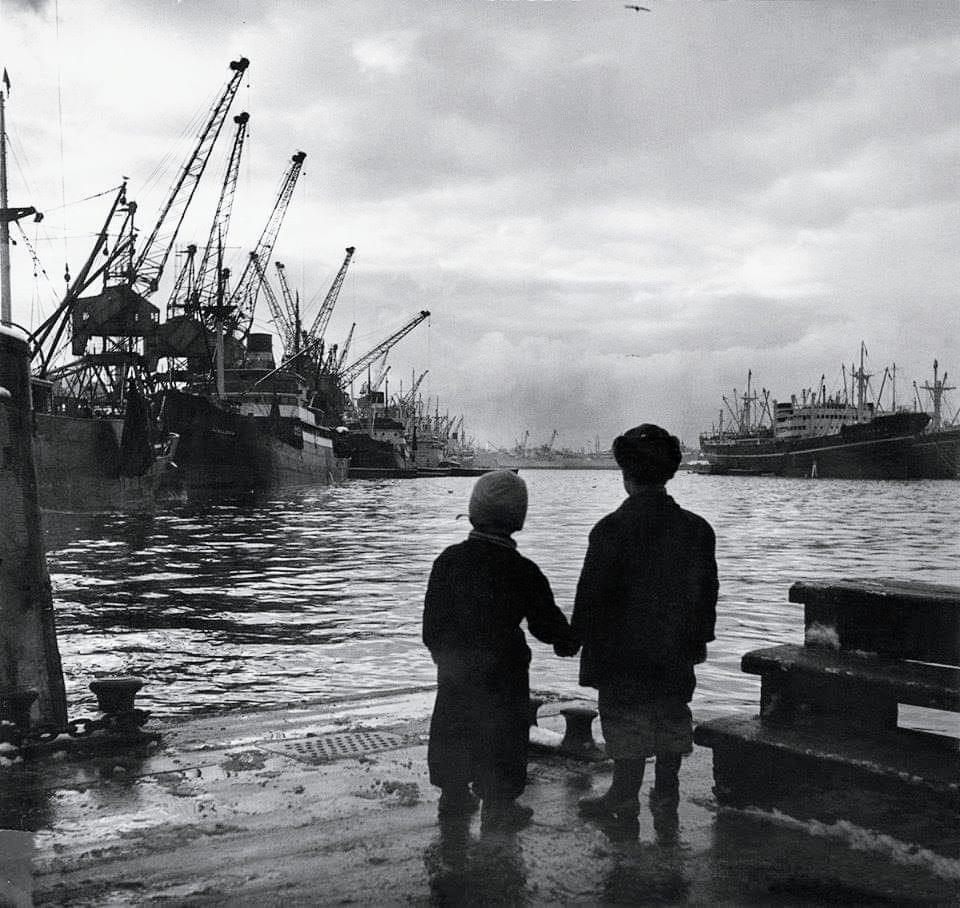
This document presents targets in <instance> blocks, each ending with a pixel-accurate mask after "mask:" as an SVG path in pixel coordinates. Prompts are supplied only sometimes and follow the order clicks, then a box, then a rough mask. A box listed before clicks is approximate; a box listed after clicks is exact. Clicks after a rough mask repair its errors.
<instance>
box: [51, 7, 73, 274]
mask: <svg viewBox="0 0 960 908" xmlns="http://www.w3.org/2000/svg"><path fill="white" fill-rule="evenodd" d="M54 17H55V20H56V34H57V122H58V126H59V131H60V204H61V207H63V208H66V205H67V182H66V175H65V174H66V167H65V164H64V155H63V78H62V71H61V68H60V0H56V2H55V3H54ZM63 234H64V236H63V279H64V282H65V283H66V284H67V286H68V287H69V286H70V264H69V256H68V247H67V225H66V222H65V221H64V222H63Z"/></svg>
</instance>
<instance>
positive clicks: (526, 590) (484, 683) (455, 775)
mask: <svg viewBox="0 0 960 908" xmlns="http://www.w3.org/2000/svg"><path fill="white" fill-rule="evenodd" d="M524 619H526V622H527V628H528V630H529V631H530V633H531V634H533V635H534V637H536V638H537V639H539V640H542V641H543V642H544V643H554V644H558V643H559V644H560V646H561V647H566V648H568V649H569V648H571V647H572V650H573V651H574V652H575V651H576V644H575V642H574V638H573V635H572V632H571V630H570V626H569V624H568V623H567V619H566V618H565V617H564V615H563V612H561V611H560V609H559V608H557V606H556V604H555V602H554V599H553V593H552V592H551V590H550V584H549V583H548V582H547V578H546V577H544V575H543V573H542V572H541V571H540V569H539V568H538V567H537V566H536V565H535V564H534V563H533V562H532V561H530V560H529V559H528V558H524V557H523V556H522V555H520V554H519V553H518V552H516V551H515V550H513V549H511V548H509V547H507V546H506V545H498V544H496V543H493V542H489V541H487V540H482V539H471V538H468V539H467V540H466V541H464V542H461V543H459V544H458V545H453V546H450V547H449V548H448V549H446V550H444V551H443V552H442V553H441V554H440V556H439V557H438V558H437V560H436V561H435V562H434V564H433V570H432V571H431V573H430V582H429V584H428V586H427V595H426V601H425V605H424V611H423V642H424V643H425V644H426V645H427V647H428V648H429V649H430V652H431V655H432V656H433V659H434V662H436V665H437V699H436V705H435V706H434V710H433V718H432V721H431V724H430V745H429V748H428V752H427V762H428V765H429V769H430V781H431V782H432V783H433V784H434V785H436V786H439V787H444V786H447V785H451V786H458V785H465V784H467V783H470V782H475V783H476V784H477V787H478V788H479V789H480V793H481V796H483V797H491V796H492V797H498V798H505V799H512V798H515V797H517V796H518V795H519V794H520V793H521V792H522V791H523V789H524V786H525V784H526V775H527V739H528V734H529V732H528V727H529V698H530V684H529V678H528V673H529V670H528V666H529V664H530V649H529V647H528V646H527V643H526V638H525V636H524V632H523V629H522V628H521V626H520V625H521V622H522V621H524Z"/></svg>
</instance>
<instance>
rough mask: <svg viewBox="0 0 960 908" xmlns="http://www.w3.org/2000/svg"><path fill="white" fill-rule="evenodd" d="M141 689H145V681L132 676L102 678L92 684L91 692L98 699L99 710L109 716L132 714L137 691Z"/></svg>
mask: <svg viewBox="0 0 960 908" xmlns="http://www.w3.org/2000/svg"><path fill="white" fill-rule="evenodd" d="M141 687H143V681H141V680H140V679H139V678H134V677H132V676H131V677H123V678H100V679H99V680H97V681H91V682H90V690H92V691H93V693H94V694H96V697H97V709H99V710H100V712H102V713H107V714H116V713H126V712H131V711H132V710H133V709H134V705H133V704H134V701H135V700H136V697H137V691H139V690H140V688H141Z"/></svg>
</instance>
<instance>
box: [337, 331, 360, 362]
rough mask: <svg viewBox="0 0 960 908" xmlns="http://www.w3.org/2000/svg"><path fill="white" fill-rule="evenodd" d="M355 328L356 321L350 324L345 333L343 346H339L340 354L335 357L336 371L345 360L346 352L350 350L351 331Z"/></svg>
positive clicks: (351, 341)
mask: <svg viewBox="0 0 960 908" xmlns="http://www.w3.org/2000/svg"><path fill="white" fill-rule="evenodd" d="M356 328H357V323H356V322H354V323H353V324H352V325H351V326H350V331H349V332H348V333H347V339H346V340H345V341H344V342H343V347H341V348H340V355H339V356H338V357H337V365H336V371H337V372H339V371H340V370H341V369H342V368H343V364H344V363H345V362H346V361H347V354H348V353H349V352H350V344H352V343H353V332H354V331H355V330H356Z"/></svg>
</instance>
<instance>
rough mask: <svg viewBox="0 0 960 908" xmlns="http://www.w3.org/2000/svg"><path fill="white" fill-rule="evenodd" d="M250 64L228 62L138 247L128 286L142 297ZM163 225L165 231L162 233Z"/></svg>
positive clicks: (150, 288) (159, 270)
mask: <svg viewBox="0 0 960 908" xmlns="http://www.w3.org/2000/svg"><path fill="white" fill-rule="evenodd" d="M249 65H250V61H249V60H248V59H247V58H246V57H241V58H240V59H239V60H234V61H233V62H232V63H231V64H230V70H231V73H230V77H229V78H228V79H227V83H226V85H225V86H224V89H223V91H222V92H221V94H220V96H219V97H218V98H217V100H216V102H215V103H214V105H213V108H212V109H211V111H210V116H209V117H208V118H207V122H206V124H205V125H204V127H203V129H202V130H201V132H200V137H199V139H198V141H197V144H196V146H195V148H194V149H193V152H192V153H191V155H190V157H188V158H187V162H186V164H185V165H184V166H183V169H182V170H181V171H180V176H179V177H178V178H177V181H176V182H175V183H174V184H173V188H172V190H171V191H170V196H169V197H168V199H167V201H166V204H165V205H164V206H163V208H162V209H161V212H160V218H159V219H158V220H157V223H156V225H155V226H154V228H153V232H152V233H151V234H150V236H149V237H148V238H147V240H146V242H145V243H144V244H143V245H142V246H141V247H140V253H139V255H138V256H137V259H136V262H135V264H134V266H133V274H132V275H131V286H132V288H133V289H134V290H137V291H139V292H140V293H141V294H143V295H144V296H146V295H149V294H150V293H153V292H154V291H155V290H156V289H157V287H158V286H159V284H160V276H161V275H162V274H163V269H164V266H165V265H166V263H167V257H168V256H169V255H170V250H171V249H172V248H173V244H174V242H175V240H176V238H177V233H178V232H179V230H180V225H181V224H182V223H183V218H184V215H186V213H187V206H188V205H189V204H190V201H191V199H192V198H193V194H194V193H195V192H196V189H197V186H198V185H199V183H200V177H201V176H203V171H204V170H205V169H206V166H207V162H208V161H209V160H210V152H211V151H212V150H213V145H214V143H215V142H216V140H217V137H218V136H219V135H220V130H221V128H222V127H223V123H224V120H226V118H227V113H228V112H229V110H230V105H231V104H232V103H233V99H234V96H235V95H236V93H237V89H239V87H240V81H241V79H242V78H243V74H244V73H245V72H246V71H247V67H248V66H249ZM165 228H166V231H167V232H164V230H165Z"/></svg>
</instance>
